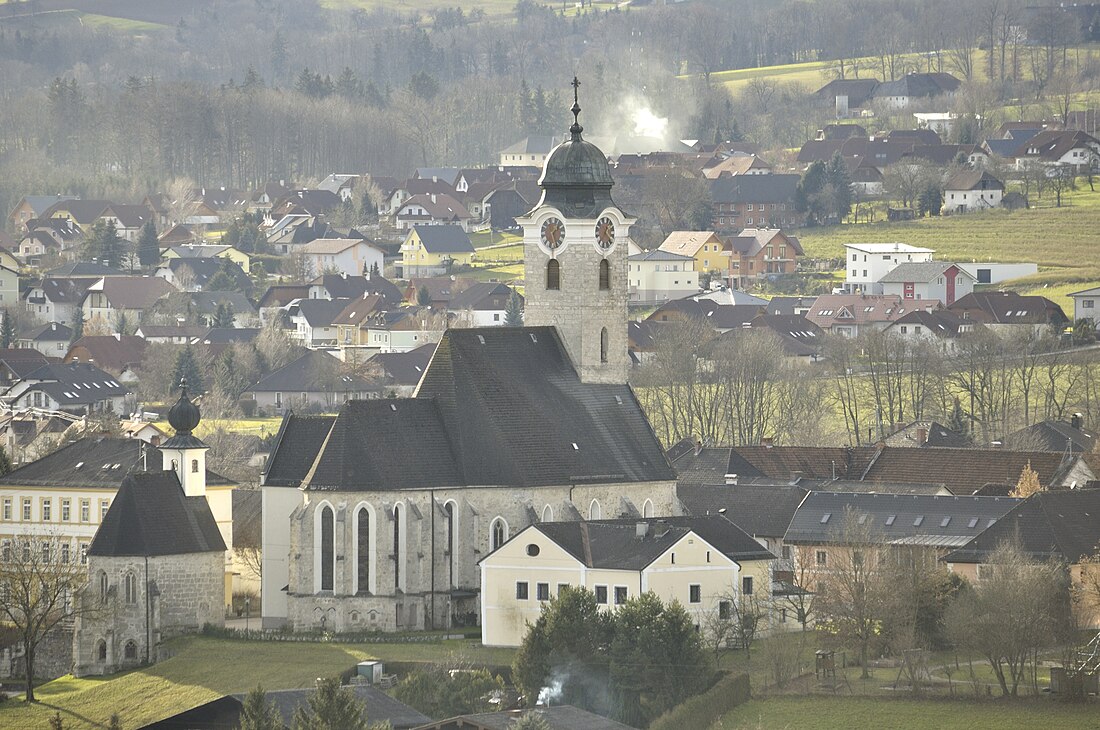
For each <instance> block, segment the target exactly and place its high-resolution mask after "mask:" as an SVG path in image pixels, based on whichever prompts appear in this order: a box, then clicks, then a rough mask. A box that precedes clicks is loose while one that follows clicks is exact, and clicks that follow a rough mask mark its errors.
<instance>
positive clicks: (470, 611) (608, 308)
mask: <svg viewBox="0 0 1100 730" xmlns="http://www.w3.org/2000/svg"><path fill="white" fill-rule="evenodd" d="M576 85H577V82H576V80H575V79H574V90H575V89H576ZM572 113H573V125H572V126H571V127H570V130H569V131H570V136H569V138H568V139H567V140H566V141H564V142H563V143H562V144H560V145H558V147H556V148H555V149H554V150H553V151H552V152H551V154H550V155H549V157H548V158H547V161H546V164H545V167H544V169H543V173H542V177H541V178H540V180H539V186H540V188H541V190H542V197H541V200H540V201H539V203H538V205H537V206H535V208H534V209H533V210H532V211H530V212H529V213H528V214H527V215H526V216H524V217H521V218H519V219H517V220H518V222H519V223H520V224H521V225H522V227H523V244H524V273H525V279H526V299H527V302H526V312H525V320H526V326H524V327H515V328H509V327H492V328H476V329H451V330H448V331H447V332H446V333H445V334H444V336H443V339H442V341H441V342H440V343H439V346H438V347H437V349H436V351H435V354H434V356H433V358H432V360H431V362H430V363H429V365H428V367H427V368H426V370H425V372H424V375H423V377H422V379H421V381H420V384H419V386H418V387H417V389H416V391H415V393H414V394H413V396H412V397H411V398H399V399H394V400H373V401H350V402H348V403H346V404H345V405H344V406H343V407H342V408H341V409H340V411H339V413H338V414H336V415H335V416H298V415H294V414H288V415H287V416H286V417H285V418H284V420H283V423H282V426H281V428H280V431H279V434H278V436H277V438H276V443H275V446H274V448H273V451H272V454H271V458H270V459H269V461H268V464H267V467H266V469H265V471H264V474H263V478H262V498H263V537H262V547H263V571H262V581H263V591H262V598H263V622H264V627H265V628H274V627H280V626H289V627H290V628H292V629H294V630H316V629H322V630H329V631H338V632H356V631H375V630H380V631H399V630H401V631H404V630H420V629H440V628H449V627H452V626H459V625H467V624H471V623H475V622H476V621H477V620H478V619H477V616H478V607H479V604H478V594H479V590H480V585H479V569H478V562H479V561H480V560H481V558H483V557H484V556H486V555H488V554H489V553H490V552H492V551H493V550H494V549H496V548H497V547H499V546H500V545H502V544H503V543H504V542H505V541H506V540H507V539H508V538H509V536H511V535H512V534H514V533H516V532H518V531H519V530H522V529H523V528H524V527H526V526H528V525H531V524H534V523H539V522H554V521H576V520H590V519H601V518H603V519H608V518H614V517H643V516H644V517H655V516H668V515H677V514H680V504H679V501H678V500H677V497H676V478H675V474H674V472H673V470H672V468H671V466H670V464H669V462H668V460H667V459H666V458H665V455H664V451H663V450H662V448H661V444H660V443H659V442H658V440H657V438H656V436H655V435H654V433H653V431H652V429H651V428H650V425H649V423H648V421H647V420H646V417H645V415H644V413H643V412H642V409H641V407H640V405H639V403H638V401H637V399H636V398H635V396H634V393H633V391H632V390H631V388H630V387H629V386H628V385H627V382H626V381H627V371H628V369H629V359H628V357H629V356H628V353H627V329H626V327H627V248H628V243H629V235H630V226H631V224H632V223H633V222H634V219H632V218H631V217H630V216H628V215H627V214H626V213H624V212H623V211H622V210H620V209H619V208H618V207H617V206H616V205H615V203H614V201H613V200H612V197H611V188H612V185H613V182H612V178H611V173H610V170H609V169H608V164H607V158H606V157H605V156H604V154H603V153H602V152H601V151H600V150H599V149H598V148H597V147H596V146H595V145H593V144H591V143H589V142H586V141H585V140H584V139H583V137H582V131H583V129H582V127H581V125H580V123H579V113H580V106H579V104H578V103H577V100H576V94H575V93H574V104H573V107H572Z"/></svg>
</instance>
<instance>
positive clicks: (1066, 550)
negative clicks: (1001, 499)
mask: <svg viewBox="0 0 1100 730" xmlns="http://www.w3.org/2000/svg"><path fill="white" fill-rule="evenodd" d="M1010 541H1018V543H1019V545H1020V547H1021V549H1022V550H1023V551H1024V552H1025V553H1026V554H1027V555H1029V556H1030V557H1032V558H1033V559H1036V560H1048V559H1051V558H1053V559H1056V560H1064V561H1065V562H1067V563H1070V564H1073V563H1076V562H1078V561H1080V560H1081V558H1083V557H1087V556H1089V555H1093V554H1095V553H1096V548H1097V545H1098V544H1100V489H1071V490H1060V491H1056V492H1037V493H1036V494H1033V495H1032V496H1031V497H1029V498H1028V499H1026V500H1023V501H1022V502H1020V503H1019V504H1017V505H1016V506H1015V507H1014V508H1013V509H1012V511H1011V512H1009V513H1008V514H1007V515H1005V516H1004V517H1002V518H1001V519H1000V520H998V521H997V522H996V523H995V524H994V525H993V526H992V527H989V528H988V529H986V530H985V531H983V532H982V533H981V534H980V535H978V536H976V537H975V538H973V539H972V540H971V541H970V542H968V543H967V544H966V545H965V546H963V547H962V548H960V549H959V550H956V551H955V552H952V553H948V554H947V556H946V557H944V560H945V561H947V562H950V563H980V562H984V561H985V560H987V559H988V557H989V555H990V553H992V552H993V551H995V550H996V549H997V548H998V547H999V546H1000V545H1001V544H1002V543H1004V542H1010Z"/></svg>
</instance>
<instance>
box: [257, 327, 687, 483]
mask: <svg viewBox="0 0 1100 730" xmlns="http://www.w3.org/2000/svg"><path fill="white" fill-rule="evenodd" d="M327 426H328V424H327V423H326V422H325V421H323V420H320V419H313V420H306V419H303V418H301V417H288V418H287V419H286V420H285V421H284V424H283V429H282V431H281V434H280V437H279V440H278V444H277V445H276V447H275V450H274V452H273V454H272V458H271V462H270V464H269V466H268V469H267V472H266V477H265V484H270V485H276V486H283V485H285V486H297V484H299V483H301V482H302V481H308V483H309V486H310V488H311V489H346V490H360V489H374V488H393V487H396V488H430V487H436V486H459V485H475V486H479V485H488V486H504V485H507V486H520V487H531V486H543V485H551V484H571V483H577V482H641V481H671V480H673V479H675V475H674V473H673V471H672V469H671V467H670V466H669V464H668V462H667V460H666V459H665V456H664V454H663V452H662V451H661V447H660V444H659V443H658V441H657V438H656V437H655V436H654V435H653V432H652V431H651V430H650V428H649V424H648V422H647V421H646V419H645V416H644V414H643V413H642V409H641V407H640V405H639V404H638V402H637V400H636V399H635V397H634V393H633V391H631V389H630V387H629V386H627V385H604V384H591V383H582V382H581V380H580V378H579V377H578V376H577V372H576V371H575V370H574V369H573V365H572V363H571V362H570V360H569V357H568V355H566V353H565V348H564V346H563V345H562V343H561V340H560V339H559V338H558V335H557V331H556V330H555V329H554V328H552V327H486V328H477V329H451V330H448V331H447V332H446V333H444V335H443V339H442V341H441V342H440V343H439V345H438V347H437V348H436V352H435V356H434V357H433V358H432V361H431V363H430V364H429V366H428V369H427V371H426V372H425V374H424V378H423V380H422V381H421V383H420V387H419V389H418V391H417V395H416V397H415V398H399V399H392V400H379V401H366V402H355V401H352V402H350V403H347V404H345V405H344V407H343V408H342V409H341V410H340V413H339V415H338V416H337V417H336V419H335V421H334V422H333V423H332V426H331V434H330V433H329V430H330V429H329V428H327ZM314 462H316V463H317V469H316V472H315V473H314V474H313V475H312V477H311V478H309V479H308V480H307V479H306V475H307V473H308V471H309V469H310V468H311V467H312V465H313V463H314Z"/></svg>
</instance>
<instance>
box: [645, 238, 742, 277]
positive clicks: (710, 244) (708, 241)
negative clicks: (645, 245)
mask: <svg viewBox="0 0 1100 730" xmlns="http://www.w3.org/2000/svg"><path fill="white" fill-rule="evenodd" d="M640 250H641V249H639V251H640ZM657 250H659V251H664V252H665V253H671V254H676V255H678V256H690V257H691V258H692V259H694V266H693V267H692V270H693V271H698V272H704V271H725V270H726V269H727V268H729V264H728V256H729V254H728V247H727V246H726V245H725V244H723V243H722V239H720V238H719V237H718V234H716V233H715V232H714V231H673V232H672V233H670V234H668V235H667V236H666V237H665V240H664V241H662V242H661V245H660V246H658V247H657Z"/></svg>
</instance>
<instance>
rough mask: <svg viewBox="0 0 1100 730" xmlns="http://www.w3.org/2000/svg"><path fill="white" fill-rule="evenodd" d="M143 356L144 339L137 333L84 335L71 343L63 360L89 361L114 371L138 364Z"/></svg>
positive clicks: (120, 370)
mask: <svg viewBox="0 0 1100 730" xmlns="http://www.w3.org/2000/svg"><path fill="white" fill-rule="evenodd" d="M144 357H145V340H144V339H142V338H141V337H138V336H137V335H85V336H84V337H81V338H80V339H79V340H77V341H76V342H74V343H73V346H72V347H71V348H69V352H68V354H67V355H65V362H74V361H78V360H79V361H80V362H90V363H93V364H95V365H97V366H99V367H103V368H107V369H108V370H112V371H114V372H122V370H124V369H125V368H126V367H128V366H133V365H139V364H140V363H141V361H142V358H144Z"/></svg>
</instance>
